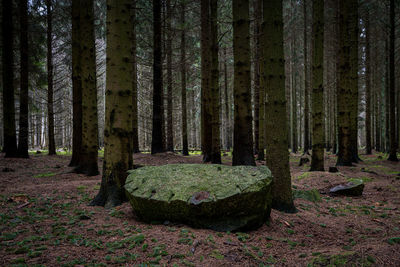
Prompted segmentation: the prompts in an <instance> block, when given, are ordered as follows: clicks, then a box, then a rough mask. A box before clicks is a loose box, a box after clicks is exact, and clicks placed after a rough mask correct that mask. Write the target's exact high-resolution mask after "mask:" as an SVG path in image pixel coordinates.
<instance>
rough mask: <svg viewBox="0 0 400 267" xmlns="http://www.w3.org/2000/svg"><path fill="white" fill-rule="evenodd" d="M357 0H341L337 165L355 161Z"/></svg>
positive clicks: (350, 163) (345, 164) (346, 164)
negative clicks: (354, 109)
mask: <svg viewBox="0 0 400 267" xmlns="http://www.w3.org/2000/svg"><path fill="white" fill-rule="evenodd" d="M357 8H358V1H357V0H339V9H340V12H339V55H338V60H339V62H338V64H339V65H338V68H339V86H338V92H337V106H338V136H339V153H338V158H337V163H336V165H338V166H351V165H352V162H353V151H352V139H351V138H352V136H351V135H352V132H351V131H352V122H351V119H352V117H351V116H352V110H351V105H352V99H351V98H352V96H353V93H352V86H353V85H354V83H353V81H352V70H353V67H354V66H353V64H352V62H351V59H352V58H351V57H352V52H351V50H352V49H351V47H352V46H353V43H352V41H354V38H353V37H352V34H353V33H354V32H355V31H354V30H352V28H354V27H358V21H357V20H355V19H354V18H357Z"/></svg>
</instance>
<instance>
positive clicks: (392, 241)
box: [387, 237, 400, 245]
mask: <svg viewBox="0 0 400 267" xmlns="http://www.w3.org/2000/svg"><path fill="white" fill-rule="evenodd" d="M387 242H388V243H389V244H390V245H394V244H400V237H391V238H389V239H388V240H387Z"/></svg>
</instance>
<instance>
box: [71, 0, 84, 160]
mask: <svg viewBox="0 0 400 267" xmlns="http://www.w3.org/2000/svg"><path fill="white" fill-rule="evenodd" d="M80 2H81V1H80V0H73V1H72V116H73V125H72V128H73V133H72V158H71V162H70V163H69V166H71V167H75V166H78V165H79V164H80V156H81V149H82V78H81V72H82V68H81V50H80V49H81V48H80V40H81V26H80Z"/></svg>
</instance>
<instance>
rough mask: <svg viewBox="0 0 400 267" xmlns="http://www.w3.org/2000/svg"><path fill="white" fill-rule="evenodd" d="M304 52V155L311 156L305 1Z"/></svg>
mask: <svg viewBox="0 0 400 267" xmlns="http://www.w3.org/2000/svg"><path fill="white" fill-rule="evenodd" d="M303 16H304V31H303V42H304V43H303V50H304V150H303V151H304V154H309V153H308V151H309V150H310V138H309V136H310V128H309V127H310V120H309V116H310V104H309V87H310V85H309V80H308V78H309V74H308V73H309V71H308V41H307V27H308V24H307V0H303Z"/></svg>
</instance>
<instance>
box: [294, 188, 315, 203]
mask: <svg viewBox="0 0 400 267" xmlns="http://www.w3.org/2000/svg"><path fill="white" fill-rule="evenodd" d="M293 198H295V199H296V198H301V199H305V200H308V201H311V202H320V201H321V195H320V194H319V192H318V190H317V189H311V190H293Z"/></svg>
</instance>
